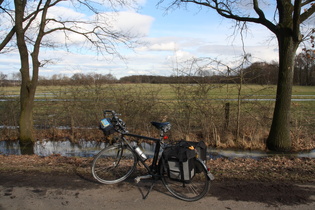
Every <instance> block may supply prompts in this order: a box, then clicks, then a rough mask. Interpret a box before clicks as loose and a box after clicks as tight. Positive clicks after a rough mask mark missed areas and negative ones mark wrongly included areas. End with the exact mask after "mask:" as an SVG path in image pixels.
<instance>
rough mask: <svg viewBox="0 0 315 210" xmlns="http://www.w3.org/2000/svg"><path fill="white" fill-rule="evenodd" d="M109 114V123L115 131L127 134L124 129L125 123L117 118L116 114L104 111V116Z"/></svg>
mask: <svg viewBox="0 0 315 210" xmlns="http://www.w3.org/2000/svg"><path fill="white" fill-rule="evenodd" d="M108 113H110V114H111V115H112V120H111V123H112V124H113V126H114V128H115V130H117V131H118V132H119V133H128V131H127V129H126V123H125V122H124V121H123V120H122V119H120V118H119V117H118V115H120V114H118V113H116V112H115V111H114V110H104V116H105V117H106V116H107V115H108Z"/></svg>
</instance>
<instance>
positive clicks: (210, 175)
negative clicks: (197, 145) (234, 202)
mask: <svg viewBox="0 0 315 210" xmlns="http://www.w3.org/2000/svg"><path fill="white" fill-rule="evenodd" d="M197 160H198V161H200V162H201V163H202V166H203V167H204V169H206V171H207V176H208V178H209V179H210V180H211V181H213V180H214V176H213V174H212V173H211V172H210V171H209V170H208V168H207V166H206V164H205V163H204V162H203V161H202V160H201V159H200V158H197Z"/></svg>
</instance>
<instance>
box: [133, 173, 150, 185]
mask: <svg viewBox="0 0 315 210" xmlns="http://www.w3.org/2000/svg"><path fill="white" fill-rule="evenodd" d="M150 178H152V175H150V174H149V175H145V176H138V177H136V178H135V182H136V183H137V184H138V183H139V182H140V181H141V179H150Z"/></svg>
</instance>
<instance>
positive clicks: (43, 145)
mask: <svg viewBox="0 0 315 210" xmlns="http://www.w3.org/2000/svg"><path fill="white" fill-rule="evenodd" d="M107 146H108V144H105V143H103V142H96V141H85V140H81V141H79V142H78V143H72V142H70V141H38V142H36V143H35V145H34V153H35V154H36V155H39V156H49V155H53V154H60V155H62V156H66V157H74V156H76V157H93V156H94V155H96V154H97V153H98V152H99V151H100V150H102V149H103V148H105V147H107ZM141 147H142V149H143V151H144V152H145V154H146V155H147V156H149V157H152V156H153V154H154V148H155V145H154V144H148V143H141ZM0 154H4V155H21V149H20V146H19V143H18V142H17V141H0ZM273 155H286V156H290V157H300V158H301V157H306V158H315V150H312V151H309V152H300V153H287V154H283V153H275V152H264V151H243V150H220V149H213V148H208V154H207V156H208V159H217V158H229V159H233V158H252V159H260V158H263V157H270V156H273Z"/></svg>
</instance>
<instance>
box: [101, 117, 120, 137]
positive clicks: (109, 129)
mask: <svg viewBox="0 0 315 210" xmlns="http://www.w3.org/2000/svg"><path fill="white" fill-rule="evenodd" d="M100 129H101V130H102V131H103V133H104V135H105V136H109V135H110V134H112V133H115V132H116V130H115V128H114V126H113V124H112V123H111V119H110V118H104V119H102V120H101V122H100Z"/></svg>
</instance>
